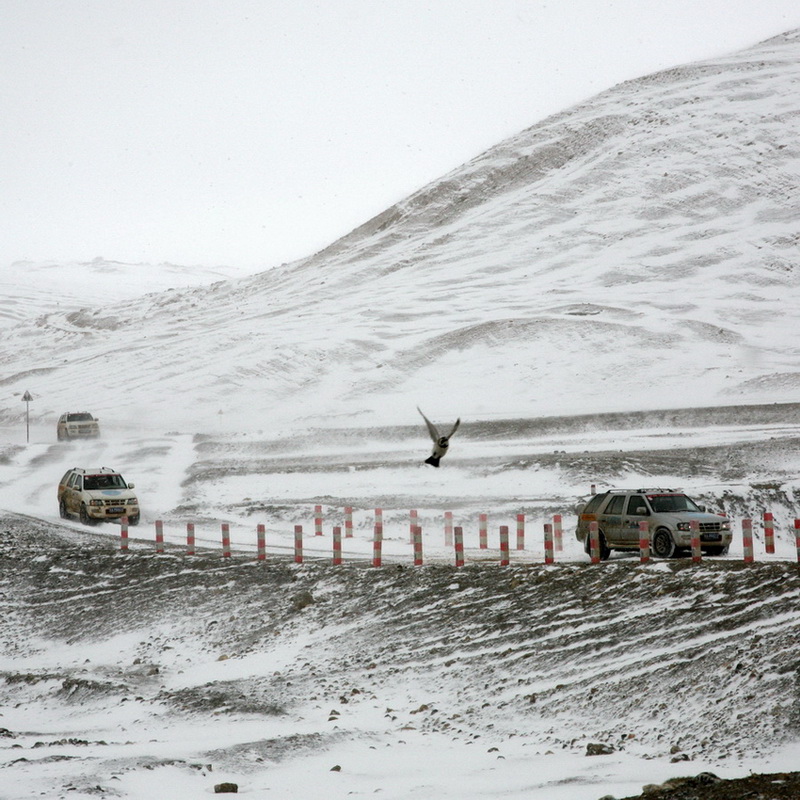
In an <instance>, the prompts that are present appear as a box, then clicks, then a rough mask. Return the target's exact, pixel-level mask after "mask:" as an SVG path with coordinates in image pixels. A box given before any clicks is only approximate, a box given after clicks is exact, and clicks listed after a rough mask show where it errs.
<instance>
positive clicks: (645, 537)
mask: <svg viewBox="0 0 800 800" xmlns="http://www.w3.org/2000/svg"><path fill="white" fill-rule="evenodd" d="M648 561H650V531H649V530H648V525H647V520H646V519H642V520H639V563H641V564H647V562H648Z"/></svg>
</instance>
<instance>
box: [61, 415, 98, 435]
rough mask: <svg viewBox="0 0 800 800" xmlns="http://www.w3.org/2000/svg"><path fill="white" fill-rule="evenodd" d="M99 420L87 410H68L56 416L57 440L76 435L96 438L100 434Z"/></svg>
mask: <svg viewBox="0 0 800 800" xmlns="http://www.w3.org/2000/svg"><path fill="white" fill-rule="evenodd" d="M99 422H100V420H98V419H95V417H93V416H92V415H91V414H90V413H89V412H88V411H68V412H67V413H66V414H62V415H61V416H60V417H59V418H58V424H57V425H56V436H58V441H59V442H61V441H63V440H64V439H77V438H78V437H81V438H82V437H92V438H96V437H98V436H99V435H100V425H99V424H98V423H99Z"/></svg>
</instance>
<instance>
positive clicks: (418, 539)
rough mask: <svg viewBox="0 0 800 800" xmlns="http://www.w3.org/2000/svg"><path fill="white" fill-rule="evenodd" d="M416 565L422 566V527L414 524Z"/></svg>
mask: <svg viewBox="0 0 800 800" xmlns="http://www.w3.org/2000/svg"><path fill="white" fill-rule="evenodd" d="M413 535H414V566H415V567H421V566H422V527H421V526H420V525H415V526H414V533H413Z"/></svg>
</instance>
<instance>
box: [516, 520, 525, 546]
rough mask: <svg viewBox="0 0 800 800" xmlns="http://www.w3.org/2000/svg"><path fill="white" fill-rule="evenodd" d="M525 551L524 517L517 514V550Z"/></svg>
mask: <svg viewBox="0 0 800 800" xmlns="http://www.w3.org/2000/svg"><path fill="white" fill-rule="evenodd" d="M524 549H525V515H524V514H517V550H524Z"/></svg>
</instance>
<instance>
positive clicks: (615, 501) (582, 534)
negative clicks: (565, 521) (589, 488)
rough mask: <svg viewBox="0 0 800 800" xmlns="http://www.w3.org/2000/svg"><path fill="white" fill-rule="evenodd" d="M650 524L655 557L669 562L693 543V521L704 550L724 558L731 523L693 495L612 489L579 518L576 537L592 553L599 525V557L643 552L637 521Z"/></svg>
mask: <svg viewBox="0 0 800 800" xmlns="http://www.w3.org/2000/svg"><path fill="white" fill-rule="evenodd" d="M642 520H647V529H648V531H649V534H650V550H651V552H652V554H653V555H654V556H656V557H657V558H671V557H672V556H674V555H675V554H676V553H677V552H678V551H679V550H685V549H688V548H689V547H691V544H692V529H691V523H692V520H696V521H697V523H698V527H699V530H700V548H701V549H702V550H704V551H705V552H706V553H708V554H709V555H724V554H725V553H727V552H728V548H729V547H730V543H731V522H730V520H729V519H728V518H727V517H725V516H723V515H720V514H709V513H708V512H707V511H706V509H705V508H704V507H703V506H698V505H697V503H695V502H694V500H692V499H691V498H690V497H688V496H687V495H685V494H683V492H678V491H675V490H673V489H612V490H611V491H608V492H605V493H604V494H597V495H595V496H594V497H592V499H591V500H589V502H588V503H586V505H585V506H584V507H583V508H582V509H581V510H580V512H579V514H578V528H577V530H576V531H575V535H576V537H577V538H578V541H579V542H582V543H583V547H584V550H585V551H586V552H587V553H588V552H590V543H589V523H590V522H597V528H598V538H599V540H600V558H602V559H606V558H608V557H609V555H610V554H611V551H612V550H638V549H639V523H640V522H641V521H642Z"/></svg>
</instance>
